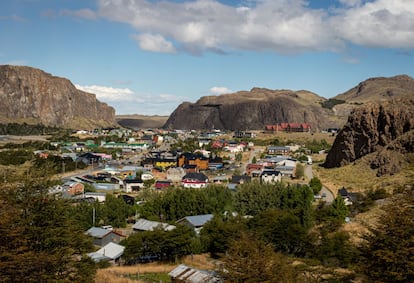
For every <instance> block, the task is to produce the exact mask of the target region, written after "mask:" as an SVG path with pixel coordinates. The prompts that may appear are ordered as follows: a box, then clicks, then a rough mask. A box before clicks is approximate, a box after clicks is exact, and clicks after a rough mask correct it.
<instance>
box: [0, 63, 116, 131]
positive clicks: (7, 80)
mask: <svg viewBox="0 0 414 283" xmlns="http://www.w3.org/2000/svg"><path fill="white" fill-rule="evenodd" d="M0 100H1V104H0V122H2V123H8V122H18V123H23V122H26V123H28V124H34V123H42V124H44V125H53V126H58V127H67V128H94V127H98V126H111V125H115V110H114V108H112V107H110V106H108V105H107V104H105V103H102V102H99V101H98V100H97V99H96V96H95V95H94V94H91V93H86V92H83V91H81V90H78V89H76V88H75V86H74V85H73V84H72V83H71V82H70V81H69V80H67V79H65V78H59V77H55V76H52V75H50V74H48V73H45V72H44V71H42V70H39V69H35V68H31V67H24V66H11V65H0Z"/></svg>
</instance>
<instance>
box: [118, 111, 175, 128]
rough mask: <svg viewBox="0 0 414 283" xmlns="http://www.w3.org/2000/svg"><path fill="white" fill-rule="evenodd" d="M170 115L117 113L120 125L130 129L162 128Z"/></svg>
mask: <svg viewBox="0 0 414 283" xmlns="http://www.w3.org/2000/svg"><path fill="white" fill-rule="evenodd" d="M167 120H168V116H159V115H139V114H131V115H117V116H116V121H117V123H118V124H119V125H121V126H122V127H125V128H130V129H148V128H162V127H163V126H164V124H165V122H167Z"/></svg>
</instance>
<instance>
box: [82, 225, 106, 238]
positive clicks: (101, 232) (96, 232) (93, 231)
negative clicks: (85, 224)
mask: <svg viewBox="0 0 414 283" xmlns="http://www.w3.org/2000/svg"><path fill="white" fill-rule="evenodd" d="M109 233H111V231H109V230H107V229H103V228H100V227H92V228H89V230H88V231H86V234H88V235H90V236H92V237H94V238H103V237H105V236H106V235H107V234H109Z"/></svg>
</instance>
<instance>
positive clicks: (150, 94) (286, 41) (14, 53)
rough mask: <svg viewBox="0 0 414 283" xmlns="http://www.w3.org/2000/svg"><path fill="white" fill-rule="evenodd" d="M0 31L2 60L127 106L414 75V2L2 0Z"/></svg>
mask: <svg viewBox="0 0 414 283" xmlns="http://www.w3.org/2000/svg"><path fill="white" fill-rule="evenodd" d="M0 38H1V44H0V64H12V65H26V66H31V67H35V68H39V69H42V70H44V71H46V72H48V73H51V74H53V75H56V76H60V77H65V78H67V79H69V80H70V81H72V83H73V84H75V85H76V86H77V87H78V88H79V89H82V90H85V91H88V92H92V93H95V94H96V95H97V98H98V99H99V100H100V101H103V102H106V103H108V104H109V105H111V106H113V107H115V109H116V113H117V114H134V113H137V114H150V115H151V114H160V115H168V114H170V113H171V112H172V111H173V110H174V109H175V108H176V107H177V106H178V105H179V104H180V103H181V102H183V101H190V102H195V101H197V100H198V99H199V98H200V97H201V96H206V95H219V94H222V93H229V92H235V91H240V90H250V89H251V88H253V87H264V88H269V89H291V90H301V89H305V90H309V91H312V92H315V93H316V94H318V95H320V96H323V97H326V98H329V97H333V96H335V95H337V94H339V93H342V92H345V91H347V90H348V89H350V88H352V87H354V86H355V85H357V84H358V83H359V82H361V81H363V80H365V79H368V78H370V77H378V76H382V77H389V76H394V75H399V74H407V75H409V76H411V77H414V57H413V56H414V1H413V0H370V1H364V0H315V1H313V0H309V1H305V0H240V1H235V0H192V1H190V0H163V1H160V0H1V1H0Z"/></svg>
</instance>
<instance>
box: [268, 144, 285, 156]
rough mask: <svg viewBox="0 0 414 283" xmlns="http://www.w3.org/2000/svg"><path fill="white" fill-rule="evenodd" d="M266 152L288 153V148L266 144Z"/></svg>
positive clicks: (272, 153) (275, 153) (273, 153)
mask: <svg viewBox="0 0 414 283" xmlns="http://www.w3.org/2000/svg"><path fill="white" fill-rule="evenodd" d="M267 153H268V154H270V155H288V154H289V153H290V148H289V147H288V146H273V145H272V146H268V147H267Z"/></svg>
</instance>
